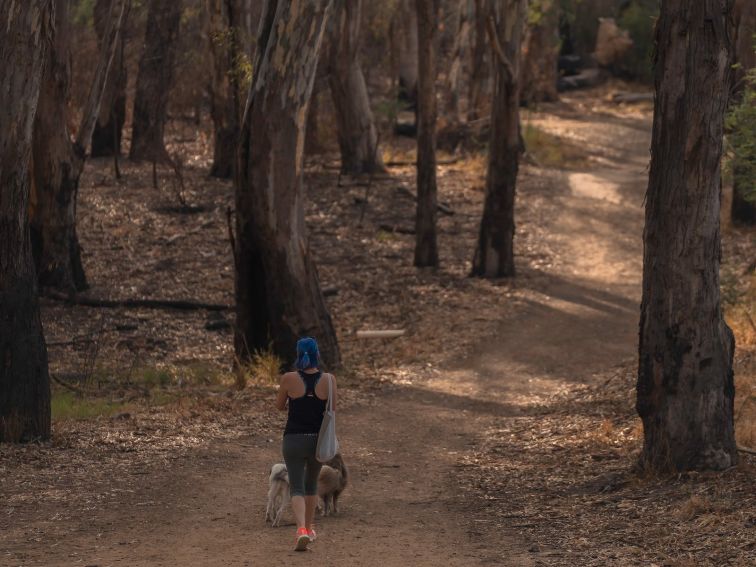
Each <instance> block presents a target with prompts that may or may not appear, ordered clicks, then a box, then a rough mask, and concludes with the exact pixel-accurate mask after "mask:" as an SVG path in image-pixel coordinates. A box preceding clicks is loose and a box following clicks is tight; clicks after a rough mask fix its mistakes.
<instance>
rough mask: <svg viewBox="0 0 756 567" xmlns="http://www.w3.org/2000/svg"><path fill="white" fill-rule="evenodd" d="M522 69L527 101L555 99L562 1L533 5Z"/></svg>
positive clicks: (522, 93)
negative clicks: (560, 3)
mask: <svg viewBox="0 0 756 567" xmlns="http://www.w3.org/2000/svg"><path fill="white" fill-rule="evenodd" d="M529 10H530V17H529V22H528V26H527V28H526V30H525V40H524V42H523V46H522V66H521V69H520V99H521V101H522V102H524V103H525V104H532V103H536V102H553V101H555V100H557V99H558V95H557V76H558V70H557V63H558V59H559V3H558V1H557V0H539V1H537V2H532V3H531V4H530V7H529Z"/></svg>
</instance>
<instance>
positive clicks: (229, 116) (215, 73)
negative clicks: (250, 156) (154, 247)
mask: <svg viewBox="0 0 756 567" xmlns="http://www.w3.org/2000/svg"><path fill="white" fill-rule="evenodd" d="M205 12H206V14H207V30H208V35H209V38H208V40H209V43H210V50H211V52H212V55H213V56H212V63H213V69H212V79H211V81H210V89H209V90H210V116H211V117H212V119H213V125H214V128H215V144H214V147H213V165H212V167H211V169H210V175H212V176H213V177H221V178H230V177H232V176H233V173H234V161H235V155H236V139H237V137H238V135H239V120H240V116H239V115H240V110H239V109H240V106H241V102H240V96H239V80H238V79H239V72H240V57H241V56H242V53H243V51H242V50H243V45H242V39H241V38H242V35H243V29H242V25H243V22H242V10H241V7H240V4H239V0H205Z"/></svg>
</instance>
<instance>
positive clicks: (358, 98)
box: [325, 0, 383, 173]
mask: <svg viewBox="0 0 756 567" xmlns="http://www.w3.org/2000/svg"><path fill="white" fill-rule="evenodd" d="M333 11H334V14H333V16H332V18H331V25H330V26H329V28H330V34H329V37H328V41H327V45H328V52H327V53H326V54H325V56H326V57H327V59H328V69H327V75H328V85H329V87H330V88H331V97H332V98H333V106H334V109H335V111H336V126H337V131H338V137H339V148H340V150H341V171H342V172H343V173H368V172H371V171H375V170H381V169H383V163H382V159H381V156H380V155H379V153H378V133H377V131H376V129H375V124H374V123H373V113H372V111H371V110H370V100H369V98H368V92H367V86H366V85H365V77H364V76H363V74H362V68H361V67H360V62H359V59H358V55H359V50H360V46H359V39H360V22H361V19H362V18H361V16H362V0H335V2H334V10H333Z"/></svg>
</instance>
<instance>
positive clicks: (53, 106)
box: [29, 0, 129, 292]
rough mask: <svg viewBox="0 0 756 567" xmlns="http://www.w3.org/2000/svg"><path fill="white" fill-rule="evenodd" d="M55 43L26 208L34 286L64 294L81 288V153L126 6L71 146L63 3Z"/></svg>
mask: <svg viewBox="0 0 756 567" xmlns="http://www.w3.org/2000/svg"><path fill="white" fill-rule="evenodd" d="M53 4H54V6H55V26H56V30H57V33H56V38H55V44H54V46H53V49H52V50H51V51H50V57H49V62H48V65H47V68H46V70H45V74H44V80H43V82H42V89H41V92H40V95H39V108H38V109H37V113H36V119H35V123H34V142H33V154H34V160H33V171H32V174H33V180H34V183H33V186H32V193H31V199H30V206H29V219H30V230H31V239H32V250H33V255H34V263H35V266H36V271H37V278H38V281H39V284H40V285H41V286H44V287H52V288H56V289H59V290H62V291H65V292H75V291H81V290H83V289H86V288H87V281H86V277H85V273H84V267H83V265H82V261H81V247H80V245H79V239H78V237H77V234H76V197H77V193H78V188H79V178H80V177H81V174H82V172H83V170H84V162H85V157H86V147H87V145H88V144H89V140H90V139H91V137H92V131H93V130H94V127H95V122H96V120H97V116H98V114H99V108H100V100H101V99H102V93H103V91H104V89H105V85H106V84H107V76H108V69H109V67H110V66H111V64H112V61H113V59H114V54H115V51H116V50H117V46H118V38H119V37H120V31H121V27H122V24H123V19H124V17H125V14H126V12H127V11H128V5H129V0H115V1H113V2H112V5H111V10H110V16H109V19H110V23H109V24H108V28H107V30H106V39H105V42H104V43H105V45H106V46H107V47H106V48H104V49H103V50H102V52H101V53H100V60H99V62H98V65H97V68H96V71H95V77H94V81H93V84H92V87H91V89H90V93H89V97H88V99H87V103H86V106H85V108H84V109H83V112H82V121H81V124H80V126H79V129H78V131H77V133H76V139H75V140H74V141H73V142H72V141H71V136H70V133H69V131H68V126H67V115H68V112H67V101H68V88H69V80H70V68H69V60H70V53H69V49H70V46H69V35H70V21H69V12H68V7H69V1H68V0H53Z"/></svg>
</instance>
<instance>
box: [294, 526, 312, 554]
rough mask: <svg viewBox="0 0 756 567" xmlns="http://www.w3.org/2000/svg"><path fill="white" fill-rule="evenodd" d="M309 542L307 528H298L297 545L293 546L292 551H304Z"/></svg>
mask: <svg viewBox="0 0 756 567" xmlns="http://www.w3.org/2000/svg"><path fill="white" fill-rule="evenodd" d="M309 543H310V536H309V534H308V533H307V528H299V529H298V530H297V546H296V547H295V548H294V551H306V550H307V546H308V545H309Z"/></svg>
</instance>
